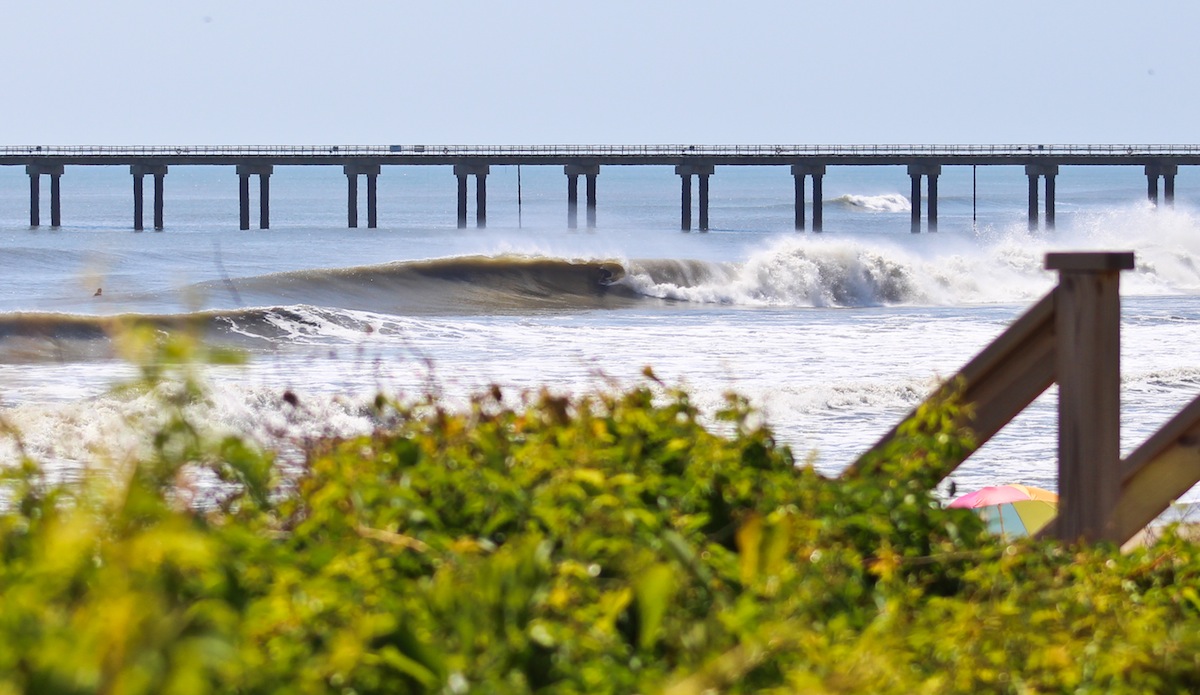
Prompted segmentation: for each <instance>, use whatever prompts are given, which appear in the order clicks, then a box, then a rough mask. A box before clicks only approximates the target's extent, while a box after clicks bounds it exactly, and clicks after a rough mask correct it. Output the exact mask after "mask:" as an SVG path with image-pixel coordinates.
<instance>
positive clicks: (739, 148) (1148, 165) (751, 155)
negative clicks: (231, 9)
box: [0, 145, 1200, 233]
mask: <svg viewBox="0 0 1200 695" xmlns="http://www.w3.org/2000/svg"><path fill="white" fill-rule="evenodd" d="M1196 164H1200V145H716V146H701V145H596V146H587V145H530V146H520V145H517V146H463V145H365V146H345V145H327V146H199V147H192V146H187V147H183V146H180V147H167V146H154V147H142V146H96V147H89V146H40V145H34V146H7V147H0V166H24V167H25V171H26V173H27V174H28V175H29V224H30V226H31V227H38V226H40V225H41V210H40V206H41V202H40V194H41V180H42V177H43V176H48V177H49V179H50V225H51V226H52V227H59V226H61V225H62V212H61V210H62V206H61V200H62V194H63V193H62V178H63V176H64V175H65V172H66V170H67V167H75V166H103V165H108V166H111V165H122V166H124V165H128V166H129V171H130V174H131V175H132V176H133V198H134V201H133V228H134V229H135V230H138V231H141V230H142V229H143V228H144V223H143V207H144V203H143V196H144V190H143V179H144V177H145V176H148V175H149V176H153V177H154V202H153V205H154V229H156V230H163V229H165V224H164V222H165V220H164V208H165V207H166V206H165V203H164V195H165V178H166V175H167V172H168V171H169V170H170V169H171V168H173V167H182V166H224V167H232V168H233V169H234V171H235V173H236V174H237V177H238V185H239V188H238V193H239V195H238V201H239V221H240V227H241V229H249V228H250V212H251V210H250V207H251V206H250V188H251V185H250V179H251V178H252V177H257V178H258V199H259V200H258V212H259V215H258V226H259V228H260V229H267V228H269V227H270V219H271V217H270V209H271V200H270V198H271V194H270V179H271V174H272V172H273V171H274V167H277V166H330V167H333V166H340V167H342V171H343V173H344V174H345V175H346V181H347V197H346V206H347V226H348V227H351V228H353V227H357V226H358V219H359V218H358V207H359V205H358V181H359V177H363V176H365V177H366V184H367V227H368V228H375V227H377V226H378V213H377V210H378V195H377V185H378V179H379V176H380V175H381V173H382V171H383V168H384V167H386V166H444V167H449V168H450V169H451V171H452V172H453V175H454V177H455V178H456V179H457V182H458V186H457V193H458V196H457V201H458V205H457V225H458V227H459V228H460V229H461V228H465V227H466V226H467V222H468V208H469V205H468V202H469V196H468V188H469V186H470V183H471V182H470V179H471V178H474V187H475V225H476V226H477V227H479V228H484V227H486V226H487V176H488V174H489V172H490V168H491V167H492V166H505V165H527V166H555V167H558V166H561V167H563V173H564V174H565V175H566V178H567V200H566V219H567V226H568V227H570V228H575V227H576V226H578V208H579V177H581V176H582V177H584V179H585V181H586V189H585V195H586V202H585V205H586V224H587V227H588V228H594V227H596V224H597V178H598V177H599V174H600V170H601V168H602V167H606V166H673V167H674V171H675V174H676V175H678V176H679V178H680V228H681V229H682V230H683V231H691V230H692V212H693V199H692V181H693V179H695V180H696V184H697V189H698V201H696V206H695V211H696V213H697V222H698V224H697V229H698V230H699V231H701V232H704V231H708V229H709V224H710V219H711V218H710V216H709V194H710V190H711V185H712V183H711V182H710V179H711V178H712V177H713V176H714V175H715V174H716V173H717V169H718V168H721V167H731V166H778V167H780V168H781V171H782V169H783V167H788V168H789V170H790V173H791V175H792V177H793V178H794V180H795V228H796V230H797V231H805V229H806V226H807V220H808V211H807V209H806V208H807V207H808V204H807V202H806V197H807V196H806V195H805V194H806V184H807V183H808V181H809V180H810V179H811V190H812V203H811V207H812V231H813V232H820V231H822V229H823V210H822V207H823V198H822V191H823V181H824V178H825V176H826V175H827V174H828V175H831V176H835V175H836V168H837V167H839V166H903V167H906V170H907V173H908V176H909V177H910V178H911V182H912V188H911V195H910V202H911V204H912V231H913V233H919V232H921V229H922V217H923V215H922V212H923V210H924V220H925V224H924V227H925V229H927V230H928V231H929V232H934V231H937V226H938V176H939V175H940V174H941V173H942V170H943V168H944V167H954V166H970V167H980V166H1010V167H1024V171H1025V174H1026V175H1027V176H1028V177H1029V227H1030V229H1037V228H1038V227H1039V226H1040V225H1041V223H1042V219H1043V218H1042V213H1043V211H1044V221H1045V227H1046V228H1047V229H1052V228H1053V227H1054V223H1055V204H1056V201H1055V182H1056V179H1057V177H1058V175H1059V171H1060V167H1064V166H1100V165H1105V166H1137V167H1142V168H1143V171H1144V173H1145V175H1146V191H1147V198H1148V199H1149V200H1150V202H1151V203H1153V204H1154V205H1158V204H1159V190H1160V186H1159V184H1160V181H1161V183H1162V188H1161V190H1162V204H1163V205H1165V206H1168V207H1170V206H1173V205H1174V202H1175V177H1176V176H1177V175H1178V173H1179V167H1180V166H1187V165H1196ZM783 175H786V174H783ZM922 180H924V181H925V187H924V188H925V193H924V195H922V185H921V182H922ZM922 199H924V201H925V203H924V205H923V204H922ZM447 200H448V201H449V195H447ZM618 204H619V203H618ZM447 207H448V208H449V204H448V205H447Z"/></svg>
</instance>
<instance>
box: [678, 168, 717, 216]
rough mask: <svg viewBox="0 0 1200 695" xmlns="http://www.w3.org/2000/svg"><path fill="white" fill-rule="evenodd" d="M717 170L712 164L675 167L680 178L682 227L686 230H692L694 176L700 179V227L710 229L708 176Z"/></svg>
mask: <svg viewBox="0 0 1200 695" xmlns="http://www.w3.org/2000/svg"><path fill="white" fill-rule="evenodd" d="M715 170H716V167H714V166H713V165H712V164H680V165H678V166H676V167H675V173H676V174H677V175H678V176H679V179H680V200H679V205H680V208H681V210H680V212H681V215H680V228H681V229H682V230H683V231H685V232H690V231H691V230H692V176H696V177H698V178H699V179H700V210H699V212H700V227H699V230H700V231H701V232H707V231H708V177H710V176H712V175H713V172H714V171H715Z"/></svg>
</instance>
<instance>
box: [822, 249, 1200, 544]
mask: <svg viewBox="0 0 1200 695" xmlns="http://www.w3.org/2000/svg"><path fill="white" fill-rule="evenodd" d="M1046 267H1047V269H1050V270H1057V271H1059V283H1058V286H1057V287H1055V289H1054V290H1053V291H1052V292H1051V293H1050V294H1048V295H1046V296H1045V297H1043V298H1042V299H1041V300H1040V301H1039V302H1038V303H1037V304H1035V305H1034V306H1033V307H1032V308H1031V309H1030V310H1029V311H1027V312H1025V314H1023V315H1022V316H1021V317H1020V318H1018V319H1017V320H1016V321H1014V322H1013V324H1012V325H1011V326H1009V328H1008V329H1007V330H1005V331H1004V332H1003V333H1002V334H1001V335H1000V336H999V337H998V338H996V340H994V341H992V343H991V344H990V345H988V346H987V347H986V348H984V349H983V351H981V352H980V353H979V354H978V355H977V356H976V357H975V358H974V359H972V360H971V361H970V362H968V363H967V364H966V366H964V367H963V368H962V369H961V370H960V371H959V372H958V373H957V374H955V375H954V377H952V378H951V379H949V380H948V381H947V382H945V383H943V384H942V385H940V386H939V387H938V388H937V389H935V391H934V393H933V394H932V395H931V396H930V397H929V398H927V399H926V401H925V402H926V403H927V402H929V401H930V400H936V399H939V398H944V397H946V396H947V395H950V394H954V393H957V394H959V396H960V398H961V400H962V402H963V404H964V405H965V406H966V407H965V408H964V415H963V417H964V418H967V421H966V422H964V423H963V424H965V425H967V426H969V427H970V428H971V429H972V431H973V432H974V434H975V437H976V443H977V444H979V445H982V444H983V443H984V442H986V441H988V440H989V439H991V437H992V436H993V435H995V434H996V433H997V432H998V431H999V430H1000V429H1001V428H1002V427H1004V425H1006V424H1007V423H1008V422H1009V421H1010V420H1012V418H1013V417H1015V416H1016V415H1017V414H1018V413H1020V412H1021V411H1022V410H1024V409H1025V408H1026V407H1027V406H1028V405H1029V404H1030V403H1032V402H1033V400H1034V399H1035V398H1037V397H1038V395H1040V394H1041V393H1042V392H1044V391H1045V390H1046V389H1047V388H1048V387H1049V386H1050V384H1052V383H1055V382H1057V383H1058V385H1059V405H1058V411H1059V418H1058V420H1059V422H1058V430H1059V433H1058V480H1059V515H1058V517H1057V518H1056V519H1055V520H1054V521H1053V522H1051V523H1050V524H1049V525H1048V526H1047V527H1046V528H1045V529H1043V531H1042V532H1041V533H1040V534H1039V535H1042V536H1048V537H1054V538H1058V539H1060V540H1064V541H1077V540H1085V541H1097V540H1107V541H1113V542H1117V543H1124V542H1126V541H1128V540H1129V539H1130V538H1132V537H1133V536H1134V535H1135V534H1136V533H1137V532H1138V531H1140V530H1141V529H1142V528H1144V527H1145V526H1146V525H1147V524H1149V523H1150V522H1151V521H1153V520H1154V519H1155V518H1156V517H1157V516H1158V515H1159V514H1161V513H1162V512H1163V511H1164V510H1166V509H1167V507H1168V506H1169V505H1170V503H1171V502H1172V501H1173V500H1175V499H1177V498H1178V497H1179V496H1180V495H1182V494H1184V493H1185V492H1187V491H1188V490H1189V489H1190V488H1191V487H1192V486H1193V485H1195V484H1196V483H1197V482H1198V481H1200V397H1198V398H1196V400H1194V401H1192V402H1191V403H1190V404H1189V405H1188V406H1187V407H1185V408H1184V409H1183V410H1182V411H1181V412H1180V413H1179V414H1178V415H1176V416H1175V417H1174V418H1172V419H1171V420H1170V421H1169V422H1167V423H1166V424H1165V425H1164V426H1163V427H1162V428H1161V429H1159V430H1158V432H1156V433H1155V434H1154V435H1153V436H1152V437H1150V438H1149V439H1148V440H1146V442H1145V443H1144V444H1143V445H1142V446H1141V447H1139V448H1138V449H1137V450H1136V451H1134V452H1133V453H1132V454H1130V455H1129V456H1128V457H1127V458H1125V459H1124V460H1121V459H1120V458H1119V453H1118V449H1117V446H1118V441H1119V429H1120V402H1119V398H1120V295H1119V292H1118V289H1119V274H1120V271H1122V270H1129V269H1131V268H1133V254H1132V253H1128V252H1122V253H1050V254H1047V255H1046ZM915 413H916V409H914V410H913V411H912V413H910V414H909V417H911V416H912V415H913V414H915ZM906 419H907V418H906ZM899 428H900V425H897V426H896V427H895V428H893V429H892V430H891V431H890V432H889V433H888V434H887V435H885V436H884V437H883V438H882V439H881V440H879V442H877V443H876V444H875V446H873V447H871V449H870V450H868V451H867V452H866V453H865V454H863V455H862V456H861V457H859V458H858V460H857V461H855V462H854V463H853V464H851V465H850V466H849V467H848V468H847V469H846V471H845V472H844V473H843V475H844V476H864V475H872V474H878V473H879V462H880V460H879V456H878V454H879V453H880V452H881V451H882V450H883V449H884V448H885V447H886V446H887V445H888V444H889V443H890V442H891V441H892V440H893V439H895V437H896V436H897V434H898V432H899ZM969 455H970V453H969V452H966V453H963V454H962V458H961V459H959V460H957V461H946V462H944V463H945V464H946V465H945V467H944V471H945V474H947V475H948V474H949V473H950V472H952V471H953V470H954V469H955V468H956V467H957V466H958V465H960V464H961V463H962V461H963V460H965V459H966V458H967V456H969Z"/></svg>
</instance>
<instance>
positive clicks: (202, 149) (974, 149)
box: [0, 144, 1200, 159]
mask: <svg viewBox="0 0 1200 695" xmlns="http://www.w3.org/2000/svg"><path fill="white" fill-rule="evenodd" d="M328 155H339V156H346V157H389V156H404V157H414V156H422V155H425V156H428V157H430V158H441V157H447V156H449V157H596V158H599V159H604V158H607V157H677V156H680V155H695V156H701V157H715V158H723V157H731V158H732V157H780V158H786V157H830V158H838V157H862V156H868V157H869V156H887V157H916V158H920V157H981V156H986V157H1013V158H1028V157H1030V156H1046V157H1121V156H1127V157H1172V156H1176V157H1185V156H1198V155H1200V145H1152V144H1127V145H1048V144H1006V145H796V144H792V145H688V144H675V145H671V144H665V145H431V144H424V145H422V144H396V145H8V146H2V147H0V156H4V157H20V156H34V157H173V156H187V157H230V156H233V157H239V156H241V157H278V158H288V157H314V156H328Z"/></svg>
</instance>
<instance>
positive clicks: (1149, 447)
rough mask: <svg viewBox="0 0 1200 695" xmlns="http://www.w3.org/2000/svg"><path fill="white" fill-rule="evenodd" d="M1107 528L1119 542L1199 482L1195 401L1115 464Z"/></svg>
mask: <svg viewBox="0 0 1200 695" xmlns="http://www.w3.org/2000/svg"><path fill="white" fill-rule="evenodd" d="M1121 475H1122V483H1121V496H1120V498H1119V499H1118V500H1117V506H1116V508H1115V509H1114V510H1113V511H1112V514H1111V519H1112V528H1113V531H1114V533H1115V534H1116V536H1117V538H1118V540H1119V541H1120V542H1122V543H1124V542H1125V541H1127V540H1129V539H1130V538H1132V537H1133V536H1134V534H1136V533H1137V532H1138V531H1140V530H1142V529H1143V528H1145V526H1146V525H1147V524H1149V523H1150V522H1151V521H1153V520H1154V519H1155V517H1157V516H1158V515H1159V514H1162V513H1163V512H1164V511H1166V509H1167V507H1168V506H1170V504H1171V502H1173V501H1174V500H1176V499H1178V498H1179V497H1180V496H1181V495H1183V494H1184V493H1185V492H1187V491H1188V490H1190V489H1191V487H1192V486H1193V485H1195V484H1196V483H1197V482H1200V397H1198V398H1196V399H1195V400H1193V401H1192V402H1191V403H1189V404H1188V405H1187V407H1186V408H1184V409H1183V410H1181V411H1179V414H1177V415H1176V416H1175V417H1173V418H1171V420H1170V421H1168V422H1167V424H1165V425H1163V426H1162V428H1161V429H1159V430H1158V431H1157V432H1155V433H1154V436H1152V437H1150V438H1149V439H1147V440H1146V442H1145V443H1144V444H1142V445H1141V446H1140V447H1138V448H1137V450H1136V451H1134V452H1133V453H1132V454H1130V455H1129V456H1128V457H1127V458H1126V459H1125V460H1124V461H1122V462H1121Z"/></svg>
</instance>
